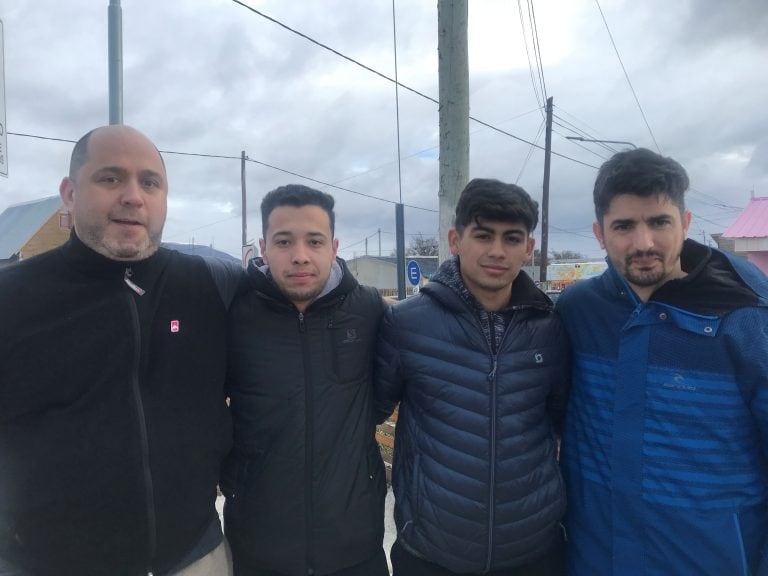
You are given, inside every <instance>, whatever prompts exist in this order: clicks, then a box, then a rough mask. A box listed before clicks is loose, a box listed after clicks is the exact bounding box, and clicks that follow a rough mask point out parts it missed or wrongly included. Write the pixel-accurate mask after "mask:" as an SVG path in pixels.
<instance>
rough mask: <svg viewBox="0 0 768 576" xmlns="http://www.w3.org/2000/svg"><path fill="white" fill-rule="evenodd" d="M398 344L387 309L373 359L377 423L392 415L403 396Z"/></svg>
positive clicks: (395, 330)
mask: <svg viewBox="0 0 768 576" xmlns="http://www.w3.org/2000/svg"><path fill="white" fill-rule="evenodd" d="M398 344H399V343H398V338H397V326H396V322H395V318H394V310H393V309H392V308H388V309H387V310H386V312H385V313H384V317H383V318H382V320H381V324H380V326H379V336H378V339H377V341H376V355H375V359H374V384H373V389H374V413H375V418H376V422H378V423H381V422H383V421H384V420H386V419H387V418H388V417H389V416H390V415H391V414H392V412H393V411H394V409H395V406H397V403H398V402H400V398H401V397H402V394H403V380H402V377H401V373H400V350H399V346H398Z"/></svg>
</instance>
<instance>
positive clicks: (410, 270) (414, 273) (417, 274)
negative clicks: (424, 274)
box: [406, 260, 421, 286]
mask: <svg viewBox="0 0 768 576" xmlns="http://www.w3.org/2000/svg"><path fill="white" fill-rule="evenodd" d="M406 271H407V274H406V275H407V276H408V282H410V283H411V286H418V285H419V281H420V280H421V268H419V263H418V262H416V260H410V261H409V262H408V265H407V267H406Z"/></svg>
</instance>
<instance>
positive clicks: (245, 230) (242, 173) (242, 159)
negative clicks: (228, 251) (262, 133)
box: [240, 150, 248, 247]
mask: <svg viewBox="0 0 768 576" xmlns="http://www.w3.org/2000/svg"><path fill="white" fill-rule="evenodd" d="M240 196H241V206H240V210H241V211H242V213H243V220H242V230H243V247H245V246H246V244H248V219H247V218H246V206H245V150H243V151H241V152H240Z"/></svg>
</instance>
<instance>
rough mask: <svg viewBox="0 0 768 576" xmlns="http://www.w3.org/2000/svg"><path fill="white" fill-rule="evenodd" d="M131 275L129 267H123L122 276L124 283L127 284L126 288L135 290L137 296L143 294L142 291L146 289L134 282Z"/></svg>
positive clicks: (131, 271)
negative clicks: (123, 273)
mask: <svg viewBox="0 0 768 576" xmlns="http://www.w3.org/2000/svg"><path fill="white" fill-rule="evenodd" d="M131 276H133V270H131V267H130V266H128V268H126V269H125V276H123V280H125V283H126V284H127V285H128V288H130V289H131V290H133V291H134V292H136V294H138V295H139V296H144V293H145V292H146V290H144V288H142V287H141V286H139V285H138V284H136V283H135V282H134V281H133V280H131Z"/></svg>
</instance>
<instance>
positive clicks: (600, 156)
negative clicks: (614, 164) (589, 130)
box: [552, 122, 608, 160]
mask: <svg viewBox="0 0 768 576" xmlns="http://www.w3.org/2000/svg"><path fill="white" fill-rule="evenodd" d="M555 124H557V125H558V126H560V127H562V128H565V126H563V125H562V124H558V123H557V122H555ZM566 130H567V128H566ZM552 132H554V133H555V134H557V135H558V136H560V137H561V138H563V139H564V140H568V138H567V137H566V136H565V134H562V133H561V132H558V131H557V130H555V129H554V128H553V129H552ZM568 142H571V143H573V144H575V145H576V146H578V147H579V148H583V149H584V150H586V151H587V152H589V153H590V154H594V155H595V156H597V157H598V158H600V159H602V160H608V158H606V157H605V156H602V155H600V154H598V153H597V152H595V151H594V150H592V149H590V148H588V147H587V146H584V145H583V144H580V143H579V142H576V141H575V140H568Z"/></svg>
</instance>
